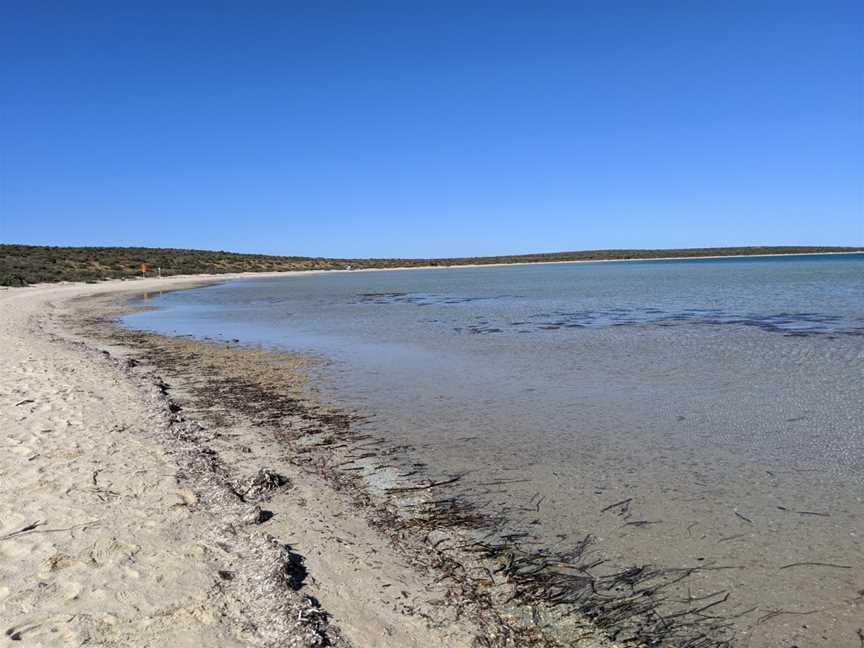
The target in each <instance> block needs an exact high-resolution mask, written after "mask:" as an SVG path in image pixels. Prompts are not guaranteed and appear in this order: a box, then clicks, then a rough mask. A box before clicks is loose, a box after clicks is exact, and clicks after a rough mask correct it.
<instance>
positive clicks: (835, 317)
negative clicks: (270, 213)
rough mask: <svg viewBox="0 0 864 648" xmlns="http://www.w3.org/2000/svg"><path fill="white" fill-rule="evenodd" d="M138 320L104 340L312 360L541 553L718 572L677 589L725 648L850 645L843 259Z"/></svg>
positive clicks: (852, 371) (297, 289) (857, 556)
mask: <svg viewBox="0 0 864 648" xmlns="http://www.w3.org/2000/svg"><path fill="white" fill-rule="evenodd" d="M148 304H149V305H151V306H156V307H158V310H154V311H148V312H141V313H135V314H132V315H129V316H127V317H126V318H125V323H126V324H127V325H129V326H131V327H134V328H142V329H148V330H155V331H157V332H160V333H165V334H175V335H177V334H183V335H187V334H191V335H195V336H199V337H211V338H219V339H231V338H238V339H239V340H241V341H242V342H246V343H260V344H265V345H273V346H280V347H285V348H288V349H292V350H300V351H312V352H315V353H322V354H325V355H326V356H328V357H329V358H331V359H332V362H331V363H330V364H329V365H328V367H327V370H326V373H325V380H324V383H323V385H322V389H323V391H324V394H325V395H326V397H327V398H328V399H330V400H332V401H335V402H338V403H342V404H345V405H347V406H349V407H352V408H359V409H361V410H363V411H365V412H368V413H369V414H371V418H370V420H369V422H368V423H366V424H365V425H366V426H367V427H368V428H369V431H371V432H375V433H377V434H380V435H382V436H385V437H387V438H388V439H390V440H392V441H393V442H394V443H399V444H409V445H411V446H413V447H414V448H415V450H414V454H415V456H416V458H417V459H418V460H419V461H423V462H426V463H428V464H430V465H431V466H434V467H435V468H436V470H438V471H440V472H441V473H447V474H450V473H459V474H464V475H465V477H464V481H465V482H466V483H468V482H471V483H475V484H483V483H489V482H492V481H499V480H502V479H504V480H507V481H508V482H509V483H508V484H507V485H506V486H505V487H499V488H497V489H495V492H492V493H487V494H486V495H485V496H484V501H489V502H490V505H491V506H493V507H507V509H508V514H509V515H510V517H511V518H512V524H513V528H519V529H527V530H529V531H530V532H531V536H532V538H534V539H536V540H537V541H538V542H540V543H543V544H545V545H550V546H551V545H556V546H562V547H563V546H566V545H567V543H568V542H572V541H574V540H576V539H579V538H581V537H583V536H585V535H586V534H587V533H592V534H594V535H596V536H597V538H598V540H597V542H596V544H595V545H594V549H593V550H594V551H595V552H596V554H597V556H598V557H602V558H605V559H607V560H608V561H609V564H610V565H612V566H614V565H621V566H626V565H629V564H633V563H644V562H650V563H653V564H659V565H663V566H674V567H681V566H696V565H700V564H711V565H716V566H725V567H731V569H723V570H716V571H708V572H703V573H701V574H700V575H699V576H698V577H696V581H697V582H693V583H691V584H689V585H688V587H690V588H691V593H692V595H693V596H699V595H704V594H707V593H710V592H716V591H719V590H727V591H729V592H731V597H730V599H729V601H728V602H727V603H726V604H725V605H724V606H722V607H721V608H716V609H712V612H713V613H720V612H722V613H724V614H728V615H734V614H739V613H742V612H746V611H747V610H749V609H750V608H753V607H755V608H756V609H755V610H753V611H750V612H748V613H747V614H744V615H743V616H741V617H739V618H738V619H736V620H735V623H736V624H737V625H738V635H739V642H738V643H739V645H748V646H752V647H771V648H773V647H775V646H776V647H781V646H782V647H784V648H788V647H789V646H791V645H796V644H797V645H800V646H811V645H819V646H821V645H824V646H835V645H836V646H844V645H849V646H857V645H859V642H858V638H857V634H856V632H857V629H858V628H859V627H861V626H862V625H864V547H862V543H861V538H862V534H864V523H862V521H861V514H862V512H864V255H862V254H858V255H843V256H837V255H831V256H828V255H826V256H799V257H771V258H747V259H741V258H739V259H713V260H687V261H666V262H662V261H650V262H627V263H598V264H556V265H531V266H511V267H487V268H470V269H468V268H466V269H441V270H412V271H404V272H374V273H373V272H368V273H367V272H363V273H360V272H358V273H330V274H317V275H311V274H310V275H302V276H291V277H284V278H268V279H249V280H243V281H234V282H228V283H226V284H223V285H220V286H214V287H208V288H203V289H196V290H189V291H182V292H177V293H167V294H165V295H162V296H157V297H155V298H152V297H151V298H150V299H149V300H148ZM631 498H632V499H631ZM621 500H629V501H628V503H627V504H626V505H625V506H619V507H612V508H608V507H609V505H611V504H613V503H615V502H619V501H621ZM538 502H539V504H538ZM604 509H606V510H604ZM801 562H805V563H829V564H831V565H835V567H827V566H823V565H796V566H789V565H792V564H793V563H801ZM777 611H782V612H783V613H782V614H774V612H777Z"/></svg>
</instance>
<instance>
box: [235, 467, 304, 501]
mask: <svg viewBox="0 0 864 648" xmlns="http://www.w3.org/2000/svg"><path fill="white" fill-rule="evenodd" d="M286 487H287V488H290V487H291V480H290V479H288V478H287V477H285V476H284V475H280V474H279V473H276V472H273V471H272V470H269V469H267V468H261V469H260V470H259V471H258V472H257V473H256V474H255V475H253V476H252V477H249V478H247V479H246V480H244V481H242V482H240V483H239V484H237V485H235V487H234V491H235V492H236V493H237V495H239V496H240V497H241V498H242V499H243V501H245V502H261V501H264V500H267V499H269V498H270V497H271V496H272V495H273V493H274V491H277V490H279V489H282V488H286Z"/></svg>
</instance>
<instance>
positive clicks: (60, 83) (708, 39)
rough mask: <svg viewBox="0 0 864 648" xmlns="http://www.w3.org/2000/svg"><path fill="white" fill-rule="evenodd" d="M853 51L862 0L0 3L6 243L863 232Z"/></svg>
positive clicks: (529, 241)
mask: <svg viewBox="0 0 864 648" xmlns="http://www.w3.org/2000/svg"><path fill="white" fill-rule="evenodd" d="M136 4H137V5H138V6H137V7H136V6H134V5H136ZM315 5H318V6H317V7H316V6H315ZM862 73H864V2H860V1H850V2H840V1H832V0H826V1H817V0H813V1H811V2H797V1H796V0H783V1H782V2H780V1H778V2H772V1H770V0H763V1H759V2H756V1H753V2H740V1H736V0H728V1H727V0H723V1H718V0H711V1H710V2H709V1H704V2H702V1H699V0H693V1H689V0H688V1H685V0H677V1H675V0H673V1H667V2H661V1H650V0H647V1H645V2H636V1H626V2H625V1H614V0H613V1H611V2H601V1H597V2H575V1H571V2H561V3H544V2H527V1H526V2H520V3H510V2H495V3H486V2H482V3H472V2H452V3H451V2H446V1H441V2H425V3H419V2H410V1H409V2H404V1H400V2H393V3H383V2H382V3H369V2H361V1H346V2H327V1H325V2H320V3H316V2H309V3H295V2H290V1H281V2H272V3H268V2H254V1H252V2H226V3H224V4H223V3H219V2H201V3H195V4H184V3H183V2H164V3H163V2H159V1H150V2H140V3H133V2H115V1H114V0H112V1H110V2H104V3H99V2H75V1H74V0H70V1H69V2H53V1H52V2H47V1H42V0H27V1H22V2H12V1H6V2H0V93H2V97H0V98H2V102H0V155H2V160H0V164H2V167H0V183H2V186H0V242H17V243H37V244H52V245H62V244H70V245H148V246H149V245H153V246H170V247H194V248H209V249H227V250H235V251H244V252H266V253H277V254H301V255H327V256H456V255H480V254H504V253H520V252H541V251H560V250H573V249H587V248H609V247H685V246H703V245H712V246H718V245H737V244H744V245H748V244H799V243H800V244H816V245H850V244H851V245H861V244H864V188H862V187H864V99H862V96H864V74H862Z"/></svg>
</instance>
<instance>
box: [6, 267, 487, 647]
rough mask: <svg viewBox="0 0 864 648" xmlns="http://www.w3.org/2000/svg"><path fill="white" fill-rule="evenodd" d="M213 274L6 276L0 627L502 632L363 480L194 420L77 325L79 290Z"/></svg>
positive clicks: (238, 638) (193, 641)
mask: <svg viewBox="0 0 864 648" xmlns="http://www.w3.org/2000/svg"><path fill="white" fill-rule="evenodd" d="M225 278H226V277H219V278H218V279H219V280H224V279H225ZM200 281H201V280H200V279H189V278H185V279H184V278H178V279H171V280H161V281H160V280H143V281H138V282H111V283H103V284H98V285H85V284H68V285H46V286H38V287H32V288H24V289H9V290H4V291H2V292H0V336H2V348H3V354H2V360H0V362H2V372H0V420H2V427H3V430H4V438H3V446H4V452H3V453H2V455H0V457H2V459H0V557H2V559H0V584H2V585H0V620H2V628H0V630H2V632H3V636H4V638H6V639H7V640H21V641H24V642H26V643H25V645H29V646H61V645H62V646H80V645H84V644H87V645H99V646H156V645H160V646H165V645H170V646H277V645H279V646H319V645H334V646H348V645H352V646H394V647H396V646H430V645H440V646H469V645H487V644H474V643H473V642H474V641H475V640H476V637H477V636H479V634H480V630H479V629H478V627H477V626H475V625H474V623H473V622H472V621H471V620H470V619H469V618H468V617H469V615H468V614H467V612H468V610H465V612H466V614H465V615H459V609H458V608H457V607H455V606H453V605H448V604H446V603H447V601H448V600H449V601H450V602H451V603H458V602H459V601H458V599H457V598H454V596H453V592H452V591H451V586H450V585H448V584H447V583H444V582H440V581H439V580H438V574H436V573H435V572H434V570H432V569H427V570H425V573H424V570H420V569H418V568H417V566H416V565H413V564H411V561H410V560H409V559H408V557H407V556H406V554H405V553H403V552H401V551H400V550H399V548H398V547H396V546H395V545H394V544H393V543H391V542H388V541H387V539H386V538H385V537H384V536H383V535H382V534H380V533H379V532H377V531H376V530H375V529H374V528H372V527H371V526H370V525H369V524H368V523H367V520H366V519H365V518H364V516H363V515H357V514H356V512H355V505H354V502H353V499H352V497H351V496H350V494H348V493H339V492H336V491H335V490H334V489H333V488H332V487H331V486H329V485H328V484H327V483H325V480H324V479H321V478H320V477H318V476H316V475H315V474H314V473H313V472H311V471H303V470H299V469H298V468H297V467H296V465H294V464H292V463H291V461H290V460H289V458H288V457H285V450H284V448H281V449H280V448H279V447H277V444H276V441H275V440H274V439H273V438H271V437H268V436H267V435H265V434H262V433H261V432H259V431H258V430H255V429H254V428H250V427H247V426H244V425H240V424H235V425H232V424H228V425H226V426H224V427H223V428H221V429H207V428H205V427H202V426H201V425H200V424H199V423H197V422H195V421H194V420H191V419H187V418H186V417H185V416H184V415H183V413H182V411H179V406H177V405H176V404H175V403H174V402H173V401H172V398H171V388H170V387H169V385H167V384H166V383H165V382H164V381H163V378H162V377H161V376H159V375H156V374H155V373H154V370H153V368H152V367H147V366H142V365H140V364H139V363H138V361H137V360H134V359H133V358H131V357H129V355H128V352H127V351H126V350H124V349H122V348H117V347H112V346H110V345H108V344H107V343H106V344H102V345H100V344H98V343H96V342H94V341H93V340H92V339H91V340H86V339H84V338H82V337H80V336H79V335H76V334H75V333H74V332H73V331H72V329H71V328H70V327H69V326H68V325H66V324H64V318H66V317H68V315H69V314H70V313H71V312H72V311H73V310H74V307H73V306H71V305H70V304H72V303H75V300H79V301H78V303H80V299H81V298H85V297H87V298H89V297H93V296H95V295H99V296H102V297H112V298H116V297H118V296H122V295H123V294H129V293H130V292H133V291H134V292H142V291H146V290H152V289H163V290H164V289H166V288H168V287H172V288H179V287H182V286H187V285H191V284H192V283H200ZM205 281H206V280H205ZM457 616H458V617H460V618H457ZM488 645H499V644H497V643H495V644H488ZM502 645H503V644H502Z"/></svg>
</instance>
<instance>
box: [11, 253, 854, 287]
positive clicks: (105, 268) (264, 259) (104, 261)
mask: <svg viewBox="0 0 864 648" xmlns="http://www.w3.org/2000/svg"><path fill="white" fill-rule="evenodd" d="M854 251H857V248H851V247H810V246H785V247H728V248H687V249H667V250H585V251H576V252H551V253H543V254H520V255H507V256H487V257H453V258H443V259H399V258H394V259H335V258H323V257H302V256H270V255H264V254H238V253H234V252H223V251H208V250H181V249H172V248H142V247H49V246H36V245H0V285H2V286H26V285H29V284H35V283H45V282H58V281H102V280H106V279H133V278H136V277H140V276H141V267H142V264H146V266H147V268H148V274H149V276H154V275H156V274H157V273H158V274H161V276H163V277H167V276H171V275H186V274H224V273H229V272H284V271H290V270H344V269H347V268H349V267H350V268H352V269H364V268H398V267H419V266H453V265H466V264H478V265H487V264H493V263H543V262H550V261H613V260H626V259H657V258H663V257H684V258H693V257H708V256H747V255H759V254H803V253H818V252H854Z"/></svg>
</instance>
